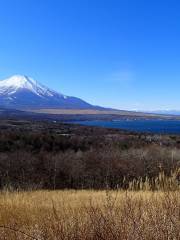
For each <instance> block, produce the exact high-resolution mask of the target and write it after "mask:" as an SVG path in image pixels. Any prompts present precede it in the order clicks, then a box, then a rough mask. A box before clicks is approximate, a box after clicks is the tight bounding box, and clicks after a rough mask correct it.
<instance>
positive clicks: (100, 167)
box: [0, 121, 180, 190]
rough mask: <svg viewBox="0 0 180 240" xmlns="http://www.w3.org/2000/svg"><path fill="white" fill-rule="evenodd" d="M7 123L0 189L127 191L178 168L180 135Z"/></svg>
mask: <svg viewBox="0 0 180 240" xmlns="http://www.w3.org/2000/svg"><path fill="white" fill-rule="evenodd" d="M13 124H15V123H14V122H12V121H11V125H10V123H8V126H6V128H5V127H4V128H1V130H0V187H1V189H3V188H11V189H12V188H13V189H65V188H70V189H92V188H93V189H106V187H107V186H108V187H110V188H112V189H117V188H124V189H127V188H128V187H129V186H128V184H129V182H133V181H134V182H136V181H139V180H141V181H142V182H144V181H146V178H148V179H149V186H150V189H151V190H156V185H155V180H156V178H157V177H158V175H159V173H160V172H163V173H164V174H165V176H171V173H172V172H174V171H175V170H176V169H178V168H179V163H180V146H179V142H180V137H178V136H172V137H171V136H158V135H157V136H156V135H146V134H132V133H128V132H122V131H117V130H111V129H103V128H91V127H80V126H75V125H74V126H71V125H63V124H53V123H51V124H49V125H48V124H45V123H44V124H43V123H41V124H39V125H38V123H35V124H34V125H33V124H31V125H28V124H26V123H22V122H18V124H17V123H16V126H15V128H14V127H12V126H13ZM176 177H177V180H178V174H177V176H176Z"/></svg>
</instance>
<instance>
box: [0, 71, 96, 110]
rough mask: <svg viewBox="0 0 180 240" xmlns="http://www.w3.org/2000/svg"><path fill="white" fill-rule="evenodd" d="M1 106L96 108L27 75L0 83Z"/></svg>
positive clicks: (15, 76)
mask: <svg viewBox="0 0 180 240" xmlns="http://www.w3.org/2000/svg"><path fill="white" fill-rule="evenodd" d="M0 104H1V105H2V106H8V107H14V108H21V107H22V108H51V107H52V108H63V109H64V108H69V109H90V108H96V107H94V106H92V105H91V104H89V103H86V102H85V101H83V100H81V99H79V98H76V97H69V96H65V95H63V94H61V93H59V92H56V91H54V90H52V89H50V88H48V87H46V86H44V85H42V84H41V83H38V82H37V81H35V80H33V79H32V78H30V77H28V76H26V75H14V76H12V77H10V78H8V79H5V80H2V81H0Z"/></svg>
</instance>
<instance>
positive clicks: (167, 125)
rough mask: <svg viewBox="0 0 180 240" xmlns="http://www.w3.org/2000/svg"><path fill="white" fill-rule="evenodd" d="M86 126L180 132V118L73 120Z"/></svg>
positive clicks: (168, 132) (138, 130)
mask: <svg viewBox="0 0 180 240" xmlns="http://www.w3.org/2000/svg"><path fill="white" fill-rule="evenodd" d="M73 123H76V124H81V125H85V126H98V127H106V128H117V129H124V130H129V131H136V132H149V133H158V134H180V120H179V121H178V120H114V121H101V120H92V121H73Z"/></svg>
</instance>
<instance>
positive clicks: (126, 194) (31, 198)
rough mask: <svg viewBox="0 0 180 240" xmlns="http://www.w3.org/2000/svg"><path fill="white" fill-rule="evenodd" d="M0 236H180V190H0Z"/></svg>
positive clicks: (13, 239)
mask: <svg viewBox="0 0 180 240" xmlns="http://www.w3.org/2000/svg"><path fill="white" fill-rule="evenodd" d="M0 239H3V240H5V239H7V240H17V239H18V240H20V239H21V240H25V239H36V240H66V239H67V240H70V239H73V240H74V239H76V240H78V239H80V240H90V239H95V240H96V239H97V240H99V239H100V240H101V239H102V240H105V239H109V240H116V239H118V240H121V239H122V240H125V239H126V240H131V239H132V240H137V239H145V240H156V239H157V240H161V239H163V240H164V239H172V240H178V239H180V192H179V191H178V190H176V191H155V192H152V191H120V190H119V191H109V190H107V191H85V190H82V191H73V190H69V191H68V190H66V191H32V192H30V191H29V192H9V191H3V192H1V193H0Z"/></svg>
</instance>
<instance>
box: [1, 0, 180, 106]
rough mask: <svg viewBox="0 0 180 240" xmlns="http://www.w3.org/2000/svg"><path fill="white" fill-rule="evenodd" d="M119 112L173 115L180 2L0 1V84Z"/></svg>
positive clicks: (179, 99) (178, 87)
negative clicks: (21, 78) (23, 80)
mask: <svg viewBox="0 0 180 240" xmlns="http://www.w3.org/2000/svg"><path fill="white" fill-rule="evenodd" d="M14 74H24V75H29V76H31V77H33V78H34V79H36V80H38V81H39V82H41V83H43V84H46V85H48V86H49V87H51V88H53V89H55V90H58V91H61V92H62V93H64V94H67V95H72V96H77V97H80V98H83V99H84V100H86V101H88V102H90V103H93V104H96V105H102V106H108V107H114V108H119V109H138V110H139V109H141V110H152V109H180V1H178V0H156V1H155V0H151V1H146V0H0V79H4V78H6V77H9V76H11V75H14Z"/></svg>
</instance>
